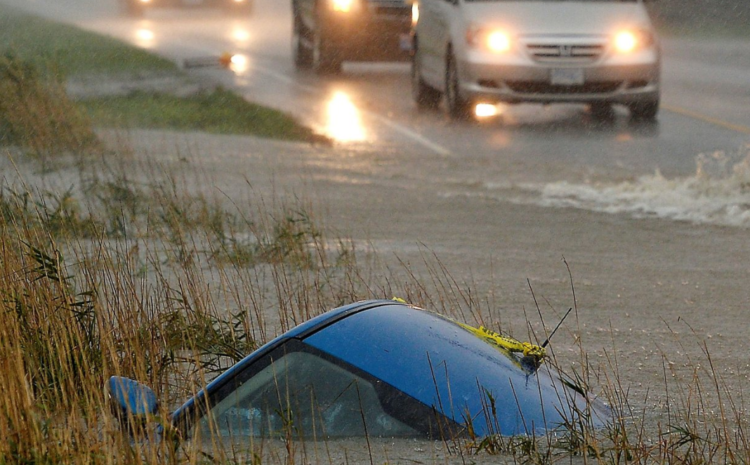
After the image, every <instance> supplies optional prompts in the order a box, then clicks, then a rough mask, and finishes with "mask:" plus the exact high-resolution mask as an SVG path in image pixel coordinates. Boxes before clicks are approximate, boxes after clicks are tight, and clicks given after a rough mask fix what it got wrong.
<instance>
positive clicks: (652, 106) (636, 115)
mask: <svg viewBox="0 0 750 465" xmlns="http://www.w3.org/2000/svg"><path fill="white" fill-rule="evenodd" d="M628 109H629V110H630V118H631V119H633V120H636V121H654V120H656V115H657V114H659V99H658V98H655V99H648V100H643V101H640V102H634V103H631V104H629V105H628Z"/></svg>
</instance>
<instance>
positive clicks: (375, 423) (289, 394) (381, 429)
mask: <svg viewBox="0 0 750 465" xmlns="http://www.w3.org/2000/svg"><path fill="white" fill-rule="evenodd" d="M289 434H292V435H293V436H294V437H299V438H308V439H315V438H320V437H356V436H359V437H362V436H365V435H370V436H375V437H379V436H388V437H408V436H417V435H418V433H417V432H416V431H415V430H414V429H412V428H410V427H409V426H407V425H405V424H403V423H402V422H400V421H399V420H397V419H395V418H393V417H392V416H390V415H388V414H387V413H386V412H385V411H384V410H383V407H382V406H381V404H380V401H379V399H378V395H377V393H376V391H375V388H374V387H373V385H372V384H371V383H370V382H368V381H366V380H364V379H362V378H361V377H359V376H356V375H354V374H352V373H350V372H349V371H347V370H345V369H344V368H342V367H339V366H337V365H335V364H333V363H331V362H329V361H327V360H324V359H322V358H320V357H318V356H316V355H313V354H309V353H305V352H292V353H289V354H286V355H283V356H282V357H280V358H279V359H277V360H275V361H273V362H272V363H271V364H270V365H268V366H267V367H265V368H264V369H262V370H261V371H260V372H258V374H256V375H255V376H253V377H252V378H250V379H249V380H248V381H247V382H245V383H243V384H241V385H240V386H238V387H237V389H235V390H234V391H232V392H231V393H230V394H229V395H227V396H226V397H224V398H223V399H222V400H221V401H219V402H218V403H217V404H216V405H214V407H213V408H211V409H210V410H209V412H208V413H207V414H206V415H204V416H203V418H202V419H201V420H200V421H199V422H198V423H197V425H196V427H195V428H194V430H193V436H194V437H201V438H210V437H215V436H217V435H218V436H220V437H238V438H241V437H287V435H289Z"/></svg>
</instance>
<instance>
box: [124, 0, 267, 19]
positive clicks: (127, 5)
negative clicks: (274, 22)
mask: <svg viewBox="0 0 750 465" xmlns="http://www.w3.org/2000/svg"><path fill="white" fill-rule="evenodd" d="M120 3H121V5H122V7H123V9H124V11H125V12H126V13H127V14H129V15H131V16H143V14H144V13H145V12H146V10H149V9H151V8H160V7H178V8H182V7H202V6H208V7H221V8H224V9H226V10H229V11H237V12H243V13H248V12H250V11H251V10H252V8H253V0H120Z"/></svg>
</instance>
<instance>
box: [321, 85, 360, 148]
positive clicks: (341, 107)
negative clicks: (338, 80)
mask: <svg viewBox="0 0 750 465" xmlns="http://www.w3.org/2000/svg"><path fill="white" fill-rule="evenodd" d="M327 111H328V115H327V116H328V124H327V127H326V132H327V133H328V135H329V136H330V137H331V138H333V139H334V140H336V141H340V142H358V141H363V140H365V129H364V127H363V126H362V116H361V115H360V111H359V110H358V109H357V107H356V106H354V104H353V103H352V100H351V99H350V98H349V96H348V95H346V94H345V93H343V92H336V93H335V94H334V95H333V98H332V99H331V100H330V101H329V102H328V108H327Z"/></svg>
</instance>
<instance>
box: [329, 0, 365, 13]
mask: <svg viewBox="0 0 750 465" xmlns="http://www.w3.org/2000/svg"><path fill="white" fill-rule="evenodd" d="M328 4H329V5H330V7H331V9H332V10H333V11H338V12H341V13H349V12H350V11H352V10H354V9H355V8H356V7H357V6H358V5H359V0H329V2H328Z"/></svg>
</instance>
